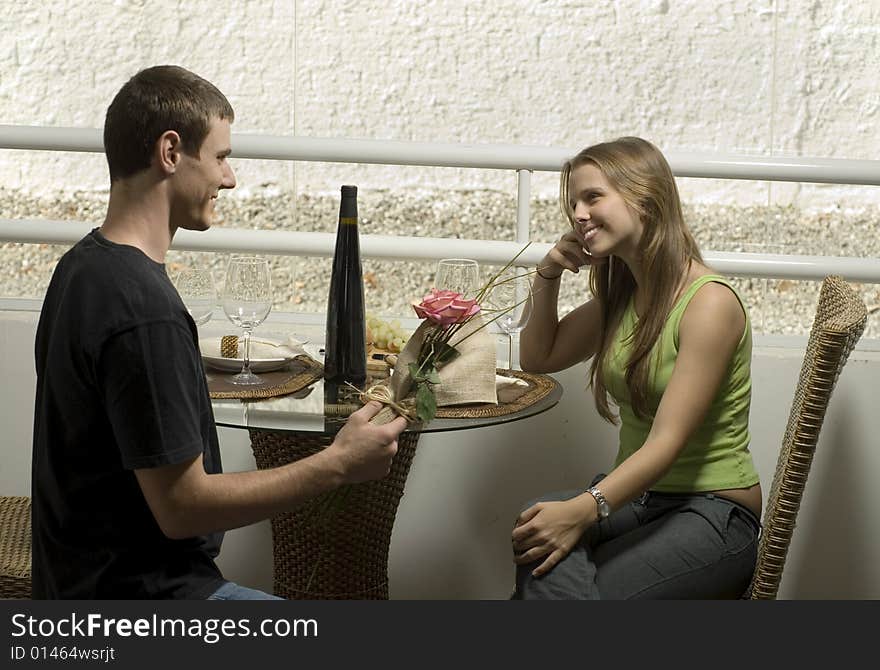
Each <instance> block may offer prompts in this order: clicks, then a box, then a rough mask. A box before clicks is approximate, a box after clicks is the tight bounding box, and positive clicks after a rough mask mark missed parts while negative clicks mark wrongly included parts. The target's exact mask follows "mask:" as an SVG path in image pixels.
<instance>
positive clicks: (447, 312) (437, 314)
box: [413, 288, 480, 326]
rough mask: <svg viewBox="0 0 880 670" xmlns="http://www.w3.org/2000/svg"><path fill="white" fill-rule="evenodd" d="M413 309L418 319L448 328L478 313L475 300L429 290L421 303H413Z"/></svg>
mask: <svg viewBox="0 0 880 670" xmlns="http://www.w3.org/2000/svg"><path fill="white" fill-rule="evenodd" d="M413 309H414V310H415V311H416V314H418V315H419V318H420V319H430V320H431V321H433V322H435V323H437V324H439V325H441V326H449V325H451V324H453V323H461V322H462V321H464V320H466V319H468V318H469V317H472V316H473V315H474V314H477V313H478V312H479V311H480V306H479V305H478V304H477V301H476V300H468V299H466V298H463V297H462V296H461V293H456V292H455V291H438V290H437V289H435V288H434V289H431V292H430V293H428V294H427V295H426V296H425V297H423V298H422V302H421V303H418V304H416V303H415V302H414V303H413Z"/></svg>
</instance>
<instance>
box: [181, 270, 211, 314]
mask: <svg viewBox="0 0 880 670" xmlns="http://www.w3.org/2000/svg"><path fill="white" fill-rule="evenodd" d="M174 285H175V287H177V292H178V293H179V294H180V299H181V300H183V304H184V305H185V306H186V309H187V311H188V312H189V315H190V316H191V317H192V318H193V321H195V322H196V325H197V326H201V325H202V324H204V323H206V322H207V321H208V319H210V318H211V314H212V313H213V312H214V306H215V305H216V304H217V287H216V285H215V284H214V275H213V273H212V272H211V271H210V270H209V269H207V268H187V269H185V270H181V271H180V272H178V273H177V277H176V278H175V280H174Z"/></svg>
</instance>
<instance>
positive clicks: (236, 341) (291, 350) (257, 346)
mask: <svg viewBox="0 0 880 670" xmlns="http://www.w3.org/2000/svg"><path fill="white" fill-rule="evenodd" d="M288 342H290V344H286V343H283V342H278V341H272V340H264V339H261V338H259V337H254V336H251V351H250V354H251V358H294V357H295V356H298V355H299V354H301V353H302V345H301V344H300V345H299V346H298V347H294V346H292V343H293V342H297V343H298V340H295V339H293V338H292V337H291V338H289V339H288ZM220 355H221V356H223V358H241V357H243V356H244V338H243V337H239V336H238V335H224V336H223V337H221V338H220Z"/></svg>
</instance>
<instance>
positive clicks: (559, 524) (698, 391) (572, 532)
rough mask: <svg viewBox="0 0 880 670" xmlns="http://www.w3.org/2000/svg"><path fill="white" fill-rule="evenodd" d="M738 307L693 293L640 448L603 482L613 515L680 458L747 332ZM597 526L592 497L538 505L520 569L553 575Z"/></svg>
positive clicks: (524, 521) (520, 545)
mask: <svg viewBox="0 0 880 670" xmlns="http://www.w3.org/2000/svg"><path fill="white" fill-rule="evenodd" d="M745 323H746V321H745V314H744V312H743V310H742V306H741V305H740V303H739V300H738V299H737V298H736V296H735V295H734V294H733V293H732V292H731V290H730V289H729V288H727V287H725V286H723V285H722V284H717V283H710V284H706V286H704V287H702V288H701V289H700V290H699V291H697V293H696V295H695V296H694V297H693V299H692V300H691V302H690V304H689V305H688V307H687V309H686V310H685V313H684V315H683V316H682V319H681V323H680V325H679V352H678V357H677V359H676V362H675V368H674V369H673V372H672V376H671V377H670V380H669V384H668V385H667V387H666V391H665V392H664V394H663V399H662V400H661V402H660V406H659V408H658V410H657V414H656V416H655V417H654V421H653V423H652V426H651V431H650V433H649V434H648V437H647V439H646V440H645V443H644V444H643V445H642V447H641V448H640V449H639V450H638V451H636V452H635V453H634V454H633V455H632V456H630V457H629V458H627V459H626V460H625V461H624V462H623V463H621V464H620V465H619V466H618V467H617V468H615V469H614V471H613V472H611V473H610V474H609V475H608V476H607V477H606V478H605V479H603V480H602V483H601V485H600V488H601V490H602V493H604V494H605V498H606V499H607V500H608V502H609V504H610V505H611V508H612V509H617V508H619V507H621V506H622V505H624V504H626V503H627V502H629V501H631V500H634V499H635V498H636V497H638V496H639V495H640V494H641V493H642V492H644V491H646V490H648V489H650V488H651V486H653V485H654V483H656V482H657V481H658V480H659V479H660V478H661V477H662V476H663V475H664V474H665V473H666V471H667V470H669V468H670V467H671V466H672V464H673V463H674V462H675V459H676V458H678V455H679V454H680V453H681V451H682V449H684V446H685V445H686V444H687V441H688V439H689V438H690V436H691V435H692V434H693V432H694V431H695V430H696V429H697V427H698V426H699V425H700V423H701V422H702V421H703V419H704V417H705V415H706V412H707V411H708V410H709V407H710V406H711V404H712V401H713V400H714V398H715V396H716V395H717V393H718V389H719V388H720V386H721V383H722V381H723V379H724V376H725V374H726V373H727V369H728V367H729V365H730V361H731V359H732V357H733V353H734V351H735V350H736V348H737V346H738V344H739V341H740V339H741V338H742V336H743V333H744V331H745ZM596 519H597V509H596V501H595V500H594V499H593V496H592V495H590V494H589V493H583V494H581V495H580V496H577V497H576V498H573V499H571V500H568V501H564V502H549V503H538V504H537V505H534V506H533V507H531V508H529V509H528V510H526V511H525V512H523V514H522V515H521V516H520V519H519V520H517V527H516V528H515V529H514V532H513V542H514V547H515V548H516V549H517V550H519V551H521V553H520V554H519V555H518V556H517V559H516V560H517V563H529V562H531V561H535V560H537V559H538V558H540V557H542V556H547V559H546V560H545V561H544V562H543V563H542V564H541V565H540V566H539V567H538V568H537V569H536V570H535V571H534V574H535V575H536V576H539V575H541V574H544V573H545V572H547V571H548V570H550V569H552V568H553V566H555V565H556V564H557V563H558V562H559V561H560V560H561V559H562V558H563V557H564V556H566V555H567V554H568V552H569V551H571V549H572V547H574V544H575V543H576V542H577V541H578V539H579V538H580V536H581V535H582V534H583V532H584V530H586V529H587V528H588V527H589V526H590V525H591V524H593V523H595V521H596Z"/></svg>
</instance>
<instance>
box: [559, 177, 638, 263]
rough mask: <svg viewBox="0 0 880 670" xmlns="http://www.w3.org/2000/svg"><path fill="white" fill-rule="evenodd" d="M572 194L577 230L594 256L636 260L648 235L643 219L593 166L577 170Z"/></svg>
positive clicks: (571, 190)
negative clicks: (640, 242)
mask: <svg viewBox="0 0 880 670" xmlns="http://www.w3.org/2000/svg"><path fill="white" fill-rule="evenodd" d="M569 194H570V197H571V200H570V202H569V205H570V206H571V210H572V212H573V213H574V220H575V226H576V227H577V230H578V231H579V232H580V233H581V234H582V235H583V236H584V243H585V247H586V250H587V251H589V252H590V254H592V255H593V256H597V257H606V256H610V255H612V254H613V255H615V256H620V257H622V258H624V259H626V258H627V257H634V256H635V253H636V250H637V249H638V245H639V241H640V240H641V238H642V232H643V231H644V225H643V224H642V221H641V217H640V216H639V214H638V212H636V211H635V210H634V209H633V208H632V207H630V206H629V204H627V202H626V200H624V198H623V196H622V195H621V193H620V191H618V190H617V189H616V188H614V187H613V186H612V185H611V183H610V182H609V181H608V179H607V178H606V177H605V175H604V174H603V173H602V171H601V170H600V169H599V168H597V167H596V166H595V165H594V164H592V163H584V164H582V165H579V166H578V167H576V168H573V169H572V171H571V177H570V178H569Z"/></svg>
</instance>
